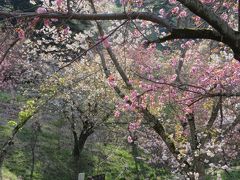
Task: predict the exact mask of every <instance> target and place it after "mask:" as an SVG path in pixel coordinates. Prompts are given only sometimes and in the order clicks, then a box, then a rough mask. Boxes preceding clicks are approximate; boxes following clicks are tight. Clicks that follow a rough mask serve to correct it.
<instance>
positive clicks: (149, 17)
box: [0, 11, 173, 31]
mask: <svg viewBox="0 0 240 180" xmlns="http://www.w3.org/2000/svg"><path fill="white" fill-rule="evenodd" d="M0 17H5V18H13V17H14V18H27V17H29V18H33V17H40V18H48V19H50V18H56V19H76V20H83V21H84V20H85V21H91V20H92V21H93V20H126V19H128V20H130V19H131V20H133V19H140V20H145V21H151V22H153V23H156V24H159V25H161V26H163V27H166V28H167V29H168V30H169V31H171V30H172V28H173V25H171V24H170V23H169V22H168V21H166V20H165V19H163V18H160V17H159V16H157V15H155V14H153V13H148V12H131V13H109V14H107V13H103V14H78V13H70V14H66V13H57V12H56V13H52V12H48V13H42V14H37V13H35V12H25V13H24V12H21V13H19V12H6V11H0Z"/></svg>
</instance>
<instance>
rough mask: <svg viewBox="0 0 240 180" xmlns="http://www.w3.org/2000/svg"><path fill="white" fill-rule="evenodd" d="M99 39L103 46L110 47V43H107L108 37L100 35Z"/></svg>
mask: <svg viewBox="0 0 240 180" xmlns="http://www.w3.org/2000/svg"><path fill="white" fill-rule="evenodd" d="M101 41H102V43H103V46H104V47H105V48H109V47H110V44H109V41H108V38H106V37H102V38H101Z"/></svg>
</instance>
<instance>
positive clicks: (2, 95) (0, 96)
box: [0, 91, 12, 103]
mask: <svg viewBox="0 0 240 180" xmlns="http://www.w3.org/2000/svg"><path fill="white" fill-rule="evenodd" d="M11 99H12V97H11V95H10V94H9V93H7V92H4V91H1V92H0V102H3V103H10V101H11Z"/></svg>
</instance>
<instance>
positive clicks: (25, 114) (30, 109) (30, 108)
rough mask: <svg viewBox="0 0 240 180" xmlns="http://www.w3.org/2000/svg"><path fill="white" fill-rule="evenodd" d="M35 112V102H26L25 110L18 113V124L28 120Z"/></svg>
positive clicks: (31, 100)
mask: <svg viewBox="0 0 240 180" xmlns="http://www.w3.org/2000/svg"><path fill="white" fill-rule="evenodd" d="M35 111H36V101H35V100H33V99H30V100H28V101H27V102H26V106H25V108H24V109H23V110H22V111H20V112H19V114H18V117H19V121H20V122H25V121H26V120H28V119H29V118H30V117H31V116H32V115H33V114H34V112H35Z"/></svg>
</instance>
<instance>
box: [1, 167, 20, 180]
mask: <svg viewBox="0 0 240 180" xmlns="http://www.w3.org/2000/svg"><path fill="white" fill-rule="evenodd" d="M2 173H3V179H4V180H17V176H16V175H15V174H13V173H12V172H11V171H9V169H7V168H6V167H3V169H2Z"/></svg>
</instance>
